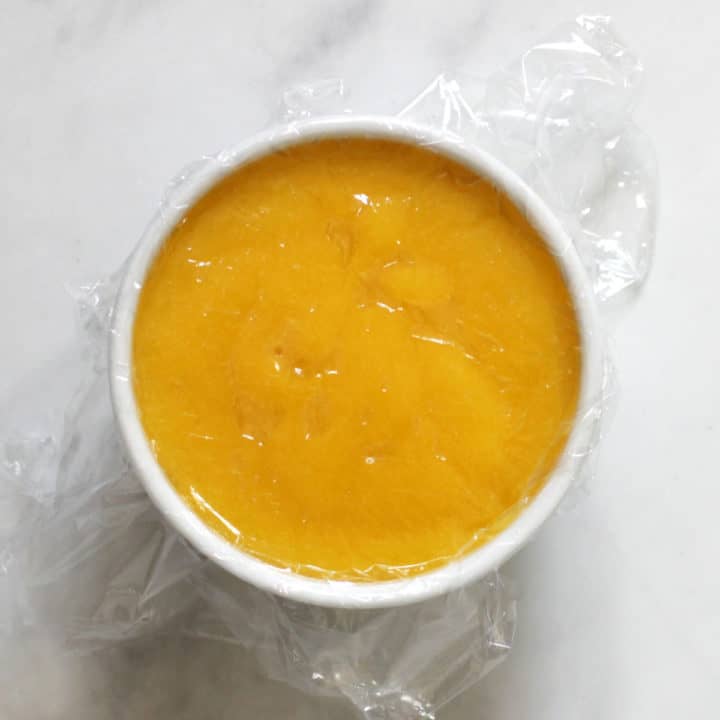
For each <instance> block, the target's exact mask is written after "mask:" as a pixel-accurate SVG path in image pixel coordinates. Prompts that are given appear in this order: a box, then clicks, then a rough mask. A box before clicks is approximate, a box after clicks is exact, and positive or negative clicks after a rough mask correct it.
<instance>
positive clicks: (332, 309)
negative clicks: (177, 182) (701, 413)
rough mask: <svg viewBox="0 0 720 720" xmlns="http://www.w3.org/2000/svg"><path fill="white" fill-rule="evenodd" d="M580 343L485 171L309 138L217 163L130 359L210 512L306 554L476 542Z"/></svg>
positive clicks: (371, 145)
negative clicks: (234, 163)
mask: <svg viewBox="0 0 720 720" xmlns="http://www.w3.org/2000/svg"><path fill="white" fill-rule="evenodd" d="M580 366H581V356H580V349H579V336H578V327H577V320H576V316H575V311H574V308H573V304H572V302H571V298H570V296H569V293H568V289H567V287H566V285H565V282H564V279H563V276H562V274H561V272H560V270H559V268H558V265H557V264H556V262H555V260H554V258H553V257H552V255H551V254H550V253H549V252H548V250H547V249H546V248H545V246H544V244H543V242H542V241H541V240H540V239H539V237H538V236H537V234H536V233H535V231H534V230H533V229H532V228H531V227H530V226H529V225H528V224H527V223H526V222H525V221H524V220H523V219H522V218H521V216H520V215H519V213H518V212H517V211H516V210H515V209H514V207H513V206H512V205H511V204H510V203H509V201H508V200H506V199H505V198H504V197H503V196H501V195H500V194H499V193H498V192H497V191H496V190H495V189H494V188H493V187H491V186H490V185H489V184H488V183H487V182H485V181H483V180H481V179H479V178H478V177H477V176H476V175H474V174H473V173H471V172H470V171H469V170H467V169H465V168H464V167H462V166H460V165H459V164H456V163H454V162H452V161H450V160H448V159H447V158H444V157H442V156H440V155H437V154H434V153H432V152H430V151H429V150H425V149H420V148H417V147H413V146H410V145H405V144H401V143H396V142H390V141H381V140H369V139H359V138H358V139H350V138H349V139H341V140H322V141H315V142H310V143H304V144H302V145H298V146H296V147H293V148H291V149H288V150H284V151H280V152H276V153H274V154H271V155H268V156H266V157H264V158H261V159H259V160H256V161H254V162H253V163H251V164H249V165H247V166H245V167H242V168H241V169H239V170H237V171H235V172H234V173H233V174H232V175H230V176H229V177H228V178H226V179H225V180H223V181H222V182H221V183H220V184H218V185H216V186H215V187H214V188H213V189H212V190H211V191H210V192H209V193H208V194H206V195H205V196H204V197H203V198H202V199H201V200H200V201H199V202H198V203H197V204H196V205H195V206H193V207H192V208H190V209H189V210H188V212H187V215H186V217H185V218H184V219H183V220H182V221H181V223H180V224H179V225H178V226H177V227H176V229H175V230H174V232H173V233H172V234H171V236H170V237H169V238H168V239H167V241H166V243H165V245H164V247H163V248H162V249H161V251H160V252H159V254H158V256H157V258H156V260H155V261H154V264H153V266H152V268H151V270H150V272H149V275H148V277H147V279H146V283H145V286H144V288H143V290H142V292H141V294H140V299H139V305H138V310H137V316H136V320H135V328H134V336H133V382H134V389H135V395H136V399H137V403H138V407H139V410H140V414H141V418H142V423H143V426H144V429H145V432H146V435H147V437H148V440H149V442H150V443H151V446H152V448H153V451H154V452H155V455H156V457H157V459H158V462H159V464H160V465H161V467H162V468H163V469H164V471H165V473H166V475H167V477H168V479H169V481H170V482H171V483H172V484H173V485H174V486H175V488H176V489H177V491H178V492H179V493H180V495H181V496H182V497H183V498H184V500H185V501H186V502H187V503H188V504H189V505H190V506H191V507H192V508H193V510H194V511H195V512H196V513H197V514H198V515H199V516H200V517H201V518H202V519H203V520H204V521H205V522H206V523H207V524H208V525H209V526H211V527H212V528H213V529H214V530H215V531H217V532H218V533H220V534H221V535H223V536H224V537H225V538H227V539H228V540H229V541H230V542H231V543H234V544H236V545H237V546H238V547H239V548H240V549H242V550H244V551H245V552H248V553H250V554H252V555H255V556H257V557H259V558H261V559H263V560H265V561H267V562H269V563H272V564H274V565H278V566H281V567H286V568H291V569H293V570H295V571H296V572H300V573H303V574H307V575H312V576H320V577H333V578H345V579H352V580H358V581H362V580H384V579H390V578H396V577H399V576H406V575H411V574H416V573H419V572H423V571H426V570H429V569H432V568H434V567H437V566H438V565H441V564H443V563H445V562H447V561H448V560H449V559H451V558H455V557H457V556H459V555H462V554H463V553H466V552H468V551H469V550H471V549H474V548H476V547H478V546H479V545H480V544H482V543H483V542H485V541H487V540H488V539H489V538H491V537H492V536H493V535H494V534H496V533H497V532H499V531H500V530H502V529H503V527H505V526H506V525H507V523H508V522H510V520H512V519H513V517H514V516H515V515H516V513H517V512H518V511H519V508H521V507H522V501H523V500H525V499H527V498H528V497H532V495H533V494H534V493H535V492H537V490H538V489H539V488H541V487H542V484H543V480H544V479H545V477H546V476H547V474H548V473H549V472H550V471H551V470H552V468H553V467H554V465H555V464H556V462H557V460H558V457H559V455H560V453H561V451H562V449H563V447H564V444H565V442H566V439H567V436H568V433H569V431H570V429H571V426H572V423H573V420H574V415H575V412H576V405H577V399H578V390H579V381H580Z"/></svg>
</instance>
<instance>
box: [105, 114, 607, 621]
mask: <svg viewBox="0 0 720 720" xmlns="http://www.w3.org/2000/svg"><path fill="white" fill-rule="evenodd" d="M343 137H364V138H376V139H387V140H395V141H400V142H405V143H409V144H411V145H420V146H424V147H428V148H429V149H431V150H433V151H434V152H437V153H439V154H441V155H443V156H445V157H449V158H451V159H453V160H455V161H457V162H459V163H460V164H462V165H464V166H465V167H467V168H468V169H470V170H471V171H473V172H475V173H476V174H478V175H479V176H481V177H483V178H484V179H485V180H487V181H488V182H490V183H491V184H492V185H493V186H495V187H496V188H498V190H500V191H501V192H502V193H503V194H505V195H506V196H507V197H508V198H509V199H510V200H511V201H512V202H513V203H514V204H515V206H516V207H517V208H518V209H519V210H520V211H521V212H522V213H523V215H524V216H525V217H526V218H527V219H528V220H529V222H530V223H531V224H532V225H533V226H534V227H535V229H536V230H537V232H538V234H539V235H540V237H541V239H542V240H543V241H544V242H545V243H546V245H547V247H548V248H549V249H550V250H551V252H553V254H554V255H555V257H556V259H557V262H558V266H559V268H560V270H561V271H562V273H563V276H564V279H565V281H566V283H567V285H568V288H569V291H570V294H571V297H572V300H573V303H574V306H575V312H576V317H577V321H578V326H579V333H580V342H581V348H582V367H581V378H580V393H579V400H578V410H577V413H576V416H575V419H574V423H573V428H572V430H571V433H570V435H569V437H568V440H567V443H566V446H565V448H564V450H563V453H562V454H561V457H560V459H559V462H558V464H557V466H556V467H555V469H554V470H553V471H552V472H551V473H550V474H549V475H548V477H547V480H546V482H545V485H544V486H543V488H542V489H541V490H540V491H539V492H537V494H536V495H535V496H534V497H533V498H531V499H529V500H528V501H527V503H526V505H525V506H524V508H523V509H522V510H521V511H520V512H519V513H518V514H517V516H516V517H515V518H514V519H513V520H512V522H510V523H509V525H508V526H507V527H506V528H505V529H504V530H503V531H501V532H500V533H498V534H497V535H496V536H495V537H493V538H492V539H491V540H489V541H488V542H486V543H485V544H483V545H481V546H480V547H478V548H476V549H475V550H472V551H470V552H469V553H467V554H466V555H463V556H461V557H459V558H457V559H454V560H451V561H449V562H448V563H447V564H445V565H443V566H442V567H440V568H437V569H434V570H431V571H429V572H427V573H424V574H419V575H414V576H412V577H408V578H400V579H397V580H386V581H374V582H355V581H349V580H333V579H327V580H326V579H317V578H312V577H307V576H304V575H300V574H297V573H294V572H292V571H290V570H285V569H282V568H279V567H276V566H274V565H270V564H269V563H266V562H265V561H263V560H261V559H259V558H257V557H254V556H252V555H250V554H248V553H245V552H243V551H242V550H240V549H238V548H237V547H236V546H234V545H233V544H232V543H230V542H229V541H227V540H226V539H225V538H223V537H222V536H220V535H219V534H217V533H216V532H215V531H214V530H213V529H211V528H210V527H209V526H208V525H206V524H205V523H204V522H203V521H202V520H201V519H200V517H199V516H198V515H196V514H195V512H194V511H193V510H192V509H191V507H190V506H189V505H187V504H186V503H185V501H183V500H182V498H181V497H180V495H179V494H178V493H177V492H176V490H175V489H174V487H173V486H172V484H171V483H170V481H169V480H168V479H167V477H166V476H165V473H164V472H163V470H162V468H161V467H160V465H159V463H158V462H157V460H156V458H155V456H154V454H153V452H152V449H151V446H150V444H149V442H148V439H147V438H146V436H145V432H144V430H143V427H142V424H141V420H140V415H139V412H138V408H137V405H136V402H135V395H134V391H133V387H132V382H131V373H132V337H133V332H132V331H133V324H134V320H135V313H136V309H137V303H138V298H139V295H140V291H141V290H142V286H143V282H144V279H145V277H146V273H147V271H148V270H149V268H150V267H151V265H152V263H153V261H154V259H155V256H156V254H157V252H158V251H159V249H160V248H161V247H162V245H163V244H164V242H165V240H166V238H167V237H168V235H169V233H170V232H171V231H172V229H173V228H174V227H175V225H176V224H177V223H178V222H179V221H180V220H181V219H182V217H183V216H184V215H185V213H186V211H187V209H188V208H189V207H190V206H192V205H193V204H194V203H195V202H196V201H197V200H198V199H199V198H200V197H202V196H203V195H204V194H205V193H206V192H207V191H208V190H209V189H210V188H211V187H212V186H214V185H215V184H217V183H218V182H220V181H221V180H222V179H223V178H224V177H226V176H227V175H229V174H230V173H232V172H233V171H235V170H236V169H237V168H239V167H241V166H242V165H245V164H247V163H249V162H251V161H253V160H255V159H257V158H259V157H261V156H264V155H266V154H268V153H270V152H273V151H275V150H280V149H283V148H287V147H290V146H292V145H296V144H300V143H304V142H309V141H312V140H319V139H326V138H343ZM108 369H109V378H110V390H111V398H112V405H113V410H114V413H115V417H116V419H117V423H118V427H119V430H120V434H121V437H122V440H123V443H124V445H125V448H126V450H127V453H128V456H129V459H130V462H131V465H132V467H133V468H134V470H135V472H136V473H137V475H138V477H139V479H140V481H141V482H142V484H143V486H144V488H145V490H146V492H147V493H148V495H149V496H150V498H151V500H152V502H153V503H154V504H155V506H156V507H157V508H158V509H159V510H160V511H161V513H162V514H163V515H164V516H165V518H166V519H167V521H168V522H169V523H170V524H171V525H172V526H173V527H174V528H175V529H176V530H177V531H178V532H179V533H180V534H181V535H182V536H183V537H185V538H186V539H187V540H188V541H189V542H190V544H191V545H192V546H194V547H195V548H196V549H197V550H198V551H199V552H200V553H202V554H203V555H205V556H207V557H208V558H210V559H212V560H213V561H214V562H215V563H217V564H218V565H220V566H221V567H222V568H224V569H225V570H226V571H228V572H229V573H231V574H232V575H235V576H236V577H238V578H240V579H241V580H244V581H246V582H248V583H251V584H252V585H254V586H256V587H258V588H261V589H262V590H266V591H269V592H271V593H273V594H276V595H279V596H282V597H287V598H291V599H293V600H296V601H300V602H304V603H309V604H314V605H320V606H325V607H342V608H377V607H396V606H401V605H406V604H409V603H414V602H419V601H422V600H425V599H428V598H431V597H434V596H437V595H440V594H444V593H447V592H449V591H451V590H455V589H457V588H460V587H461V586H463V585H466V584H468V583H470V582H472V581H474V580H479V579H480V578H482V577H484V576H486V575H487V574H489V573H490V572H492V571H493V570H495V569H497V568H498V567H499V566H500V565H502V564H503V563H504V562H506V561H507V560H508V559H509V558H510V557H511V556H512V555H513V554H514V553H515V552H517V551H518V550H519V549H520V548H521V547H523V546H524V545H525V544H526V543H527V542H528V541H529V540H530V539H531V537H532V536H533V535H534V534H535V533H536V532H537V530H538V529H539V528H540V526H541V525H542V524H543V523H544V522H545V520H546V519H547V518H548V517H549V516H550V515H551V514H552V512H553V511H554V510H555V509H556V507H557V506H558V504H559V503H560V501H561V499H562V498H563V496H564V495H565V493H566V492H567V490H568V488H569V486H570V483H571V480H572V475H573V467H572V466H573V461H574V460H575V459H576V458H578V457H582V456H583V455H584V454H585V452H586V449H587V447H588V443H589V442H590V441H591V439H592V436H591V433H592V427H591V423H588V422H587V421H586V418H585V417H584V415H585V414H587V413H588V411H589V410H590V409H592V408H593V407H594V406H596V404H597V402H598V399H599V397H600V395H599V392H600V388H601V382H602V353H601V346H600V341H599V332H598V319H597V310H596V302H595V297H594V295H593V292H592V288H591V285H590V282H589V279H588V277H587V274H586V272H585V269H584V267H583V265H582V262H581V260H580V257H579V256H578V254H577V251H576V249H575V247H574V245H573V243H572V242H571V240H570V238H569V236H568V235H567V233H566V232H565V230H564V228H563V226H562V225H561V223H560V221H559V220H558V219H557V217H556V216H555V215H554V213H553V212H552V211H551V210H550V209H549V208H548V207H547V206H546V205H545V203H544V202H543V201H542V200H541V199H540V198H539V196H538V195H537V194H536V193H535V192H534V191H533V190H532V189H531V188H530V187H529V186H528V185H527V184H526V183H525V182H524V181H523V180H522V179H521V178H520V177H519V176H518V175H517V174H515V172H513V171H512V170H510V169H509V168H508V167H507V166H505V165H504V164H503V163H502V162H501V161H499V160H498V159H497V158H495V157H494V156H492V155H491V154H489V153H488V152H486V151H485V150H482V149H481V148H479V147H477V146H475V145H473V144H471V143H468V142H467V141H466V140H464V139H463V138H461V137H460V136H458V135H455V134H453V133H451V132H448V131H445V130H442V131H441V130H437V129H435V128H432V127H429V126H424V125H420V124H418V123H415V122H411V121H408V120H405V119H402V118H396V117H385V116H377V115H363V116H356V115H347V116H329V117H323V118H318V119H309V120H302V121H296V122H292V123H289V124H287V125H283V126H280V127H277V128H272V129H270V130H267V131H265V132H262V133H259V134H257V135H254V136H252V137H250V138H249V139H247V140H245V141H244V142H242V143H240V144H238V145H236V146H235V147H233V148H231V149H230V150H226V151H224V152H223V153H221V154H220V155H219V156H218V158H217V160H216V161H213V162H208V163H205V164H204V165H203V166H202V167H200V169H199V170H197V171H196V172H194V173H192V174H191V175H190V176H189V177H186V178H181V182H180V183H179V185H178V186H177V187H176V188H174V192H173V194H172V197H171V198H170V200H169V201H166V202H165V203H163V205H162V206H161V208H160V209H159V211H158V212H157V213H156V215H155V217H154V218H153V219H152V221H151V222H150V224H149V225H148V227H147V229H146V231H145V233H144V234H143V236H142V238H141V240H140V241H139V243H138V245H137V247H136V248H135V251H134V252H133V254H132V256H131V258H130V259H129V261H128V263H127V265H126V267H125V270H124V275H123V277H122V280H121V284H120V287H119V290H118V294H117V299H116V303H115V307H114V311H113V318H112V327H111V334H110V348H109V367H108Z"/></svg>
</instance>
